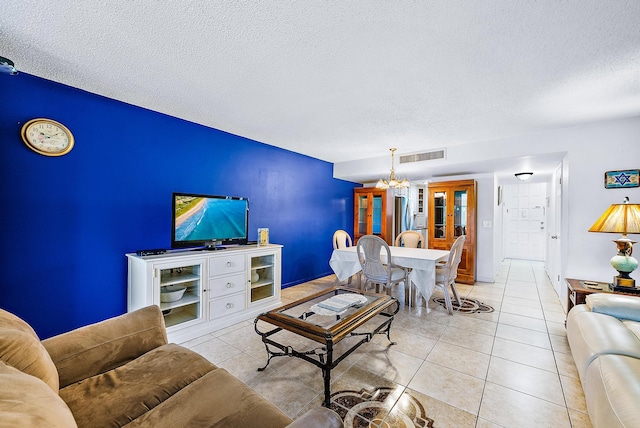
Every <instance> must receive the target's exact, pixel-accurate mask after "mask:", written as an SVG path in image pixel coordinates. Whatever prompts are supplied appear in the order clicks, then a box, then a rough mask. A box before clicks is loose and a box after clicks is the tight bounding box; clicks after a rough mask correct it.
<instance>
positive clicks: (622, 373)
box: [567, 293, 640, 428]
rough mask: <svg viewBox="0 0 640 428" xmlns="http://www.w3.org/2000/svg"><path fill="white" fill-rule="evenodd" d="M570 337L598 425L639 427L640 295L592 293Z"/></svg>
mask: <svg viewBox="0 0 640 428" xmlns="http://www.w3.org/2000/svg"><path fill="white" fill-rule="evenodd" d="M567 338H568V340H569V345H570V346H571V353H572V355H573V358H574V360H575V362H576V366H577V368H578V373H579V375H580V380H581V381H582V388H583V389H584V394H585V398H586V401H587V409H588V411H589V417H590V418H591V423H592V424H593V426H594V427H596V428H597V427H602V428H616V427H626V428H631V427H640V297H633V296H623V295H614V294H608V293H597V294H590V295H589V296H587V298H586V304H584V305H577V306H574V307H573V308H572V309H571V311H569V314H568V316H567Z"/></svg>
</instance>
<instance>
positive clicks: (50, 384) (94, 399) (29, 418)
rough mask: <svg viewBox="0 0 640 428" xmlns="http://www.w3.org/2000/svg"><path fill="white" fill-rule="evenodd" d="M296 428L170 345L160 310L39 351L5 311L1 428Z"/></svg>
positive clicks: (313, 423)
mask: <svg viewBox="0 0 640 428" xmlns="http://www.w3.org/2000/svg"><path fill="white" fill-rule="evenodd" d="M47 351H48V352H47ZM58 373H59V376H58ZM58 377H59V378H60V382H59V385H60V386H59V388H60V389H59V391H58ZM54 380H55V382H54ZM58 392H59V393H58ZM300 419H301V420H303V421H304V420H305V419H306V420H307V422H305V425H302V426H308V427H336V428H338V427H342V420H341V419H340V417H339V416H338V415H337V414H336V413H335V412H333V411H331V410H328V409H325V408H316V409H313V411H312V412H311V414H310V415H309V416H306V415H303V416H302V417H301V418H300ZM291 422H292V421H291V418H289V417H288V416H287V415H285V414H284V413H282V412H281V411H280V410H278V409H277V408H276V407H274V406H273V405H272V404H271V403H269V402H268V401H267V400H265V399H264V398H262V397H261V396H260V395H259V394H257V393H255V392H254V391H253V390H252V389H251V388H249V387H247V386H246V385H244V384H243V383H242V382H240V381H239V380H237V379H236V378H234V377H233V376H231V375H230V374H229V373H227V372H226V371H225V370H223V369H219V368H217V367H216V366H215V365H213V364H211V363H210V362H209V361H207V360H206V359H205V358H203V357H202V356H200V355H199V354H197V353H195V352H193V351H190V350H188V349H186V348H183V347H181V346H179V345H175V344H167V336H166V331H165V327H164V318H163V317H162V313H161V312H160V308H158V307H157V306H150V307H147V308H144V309H140V310H138V311H135V312H132V313H129V314H125V315H122V316H119V317H115V318H111V319H109V320H106V321H103V322H100V323H96V324H93V325H90V326H86V327H82V328H79V329H77V330H74V331H71V332H68V333H65V334H62V335H59V336H55V337H52V338H50V339H47V340H45V341H43V342H40V340H39V339H38V337H37V335H36V334H35V332H34V331H33V329H32V328H31V327H30V326H29V325H28V324H27V323H25V322H24V321H22V320H21V319H20V318H18V317H16V316H14V315H12V314H10V313H8V312H6V311H3V310H1V309H0V428H4V427H16V426H20V427H74V426H79V427H91V428H94V427H107V426H109V427H114V426H131V427H153V428H158V427H159V428H162V427H167V428H177V427H182V426H188V427H196V428H197V427H234V428H235V427H240V428H242V427H258V428H260V427H265V428H266V427H268V428H271V427H285V426H287V425H288V424H290V423H291Z"/></svg>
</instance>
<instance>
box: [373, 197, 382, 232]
mask: <svg viewBox="0 0 640 428" xmlns="http://www.w3.org/2000/svg"><path fill="white" fill-rule="evenodd" d="M372 205H373V209H372V210H371V233H372V234H373V235H377V236H380V235H382V196H380V195H373V204H372Z"/></svg>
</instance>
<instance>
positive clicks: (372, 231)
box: [353, 187, 393, 245]
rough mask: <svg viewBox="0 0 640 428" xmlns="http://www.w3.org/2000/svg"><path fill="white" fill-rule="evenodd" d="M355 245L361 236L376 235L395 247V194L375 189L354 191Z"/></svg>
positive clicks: (359, 188)
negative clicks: (393, 234)
mask: <svg viewBox="0 0 640 428" xmlns="http://www.w3.org/2000/svg"><path fill="white" fill-rule="evenodd" d="M353 206H354V213H353V233H354V241H355V242H354V245H355V243H356V242H358V239H360V237H361V236H364V235H376V236H379V237H381V238H382V239H384V240H385V242H386V243H387V244H389V245H393V242H392V241H393V236H391V235H392V233H393V192H392V191H389V190H384V189H376V188H375V187H357V188H355V189H353Z"/></svg>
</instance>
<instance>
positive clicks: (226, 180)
mask: <svg viewBox="0 0 640 428" xmlns="http://www.w3.org/2000/svg"><path fill="white" fill-rule="evenodd" d="M158 90H164V89H161V88H158ZM0 94H1V95H2V101H1V103H0V142H1V144H2V147H1V148H2V155H1V157H0V162H1V167H0V179H1V181H2V198H1V199H0V200H1V201H2V202H1V205H0V210H1V212H2V225H3V232H2V238H1V239H0V243H1V244H0V245H1V248H2V252H1V256H2V259H1V260H2V262H1V266H2V280H1V281H0V307H2V308H3V309H6V310H8V311H11V312H13V313H15V314H16V315H18V316H20V317H22V318H24V319H25V320H26V321H28V322H29V323H30V324H31V325H32V326H33V327H34V328H35V330H36V332H37V333H38V334H39V335H40V337H41V338H46V337H49V336H52V335H55V334H58V333H61V332H64V331H68V330H71V329H73V328H76V327H79V326H82V325H86V324H89V323H92V322H96V321H100V320H103V319H105V318H109V317H111V316H115V315H120V314H122V313H124V312H126V309H127V308H126V306H127V298H126V296H127V262H126V257H125V256H124V254H125V253H127V252H133V251H135V250H138V249H145V248H169V246H170V241H171V238H170V227H171V193H172V192H193V193H208V194H221V195H233V196H244V197H248V198H249V203H250V218H249V230H250V235H249V239H256V235H257V228H258V227H268V228H269V229H270V240H271V242H274V243H279V244H283V245H284V248H283V257H282V258H283V265H282V282H283V287H287V286H290V285H294V284H298V283H301V282H304V281H307V280H311V279H315V278H319V277H321V276H324V275H326V274H330V273H331V269H330V267H329V264H328V260H329V258H330V255H331V251H332V244H331V237H332V235H333V232H334V231H335V230H336V229H345V230H347V231H350V232H352V229H353V188H354V187H356V186H359V185H358V184H356V183H352V182H346V181H342V180H337V179H334V178H333V176H332V175H333V165H332V164H331V163H328V162H324V161H320V160H318V159H314V158H311V157H308V156H304V155H300V154H297V153H294V152H290V151H287V150H283V149H279V148H276V147H273V146H269V145H266V144H262V143H260V142H256V141H253V140H249V139H246V138H243V137H239V136H236V135H232V134H229V133H226V132H222V131H219V130H215V129H212V128H208V127H205V126H201V125H198V124H194V123H191V122H188V121H185V120H181V119H177V118H174V117H171V116H167V115H164V114H161V113H157V112H153V111H150V110H147V109H143V108H140V107H136V106H132V105H129V104H126V103H122V102H119V101H115V100H112V99H108V98H105V97H102V96H98V95H95V94H91V93H88V92H86V91H82V90H79V89H76V88H71V87H69V86H65V85H62V84H59V83H55V82H51V81H48V80H45V79H41V78H38V77H35V76H31V75H29V74H26V73H20V74H18V75H17V76H9V75H6V74H0ZM211 114H212V115H215V114H216V112H215V111H212V112H211ZM36 117H45V118H50V119H53V120H56V121H59V122H61V123H63V124H64V125H65V126H67V127H68V128H69V129H70V130H71V131H72V132H73V134H74V137H75V147H74V148H73V150H72V151H71V152H70V153H69V154H67V155H65V156H62V157H47V156H42V155H39V154H36V153H34V152H32V151H31V150H29V149H28V148H27V147H26V146H25V145H24V143H23V142H22V140H21V138H20V129H21V128H22V125H23V124H24V123H25V122H27V121H28V120H30V119H33V118H36Z"/></svg>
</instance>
